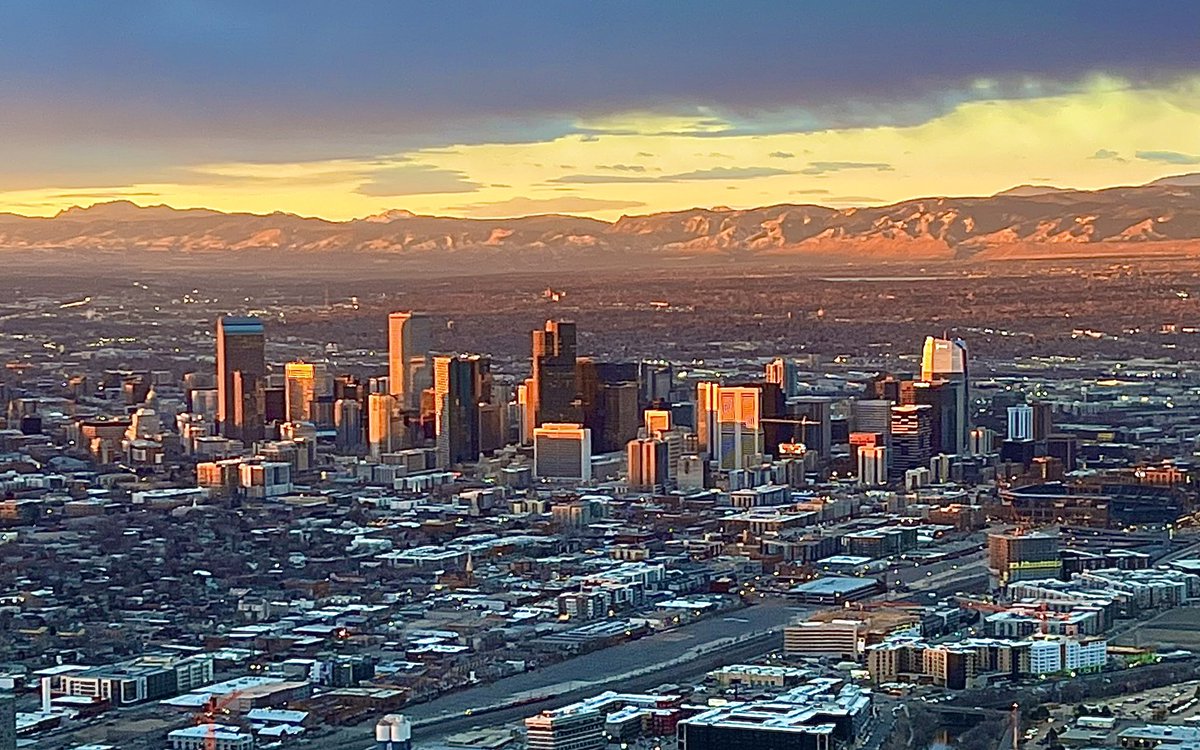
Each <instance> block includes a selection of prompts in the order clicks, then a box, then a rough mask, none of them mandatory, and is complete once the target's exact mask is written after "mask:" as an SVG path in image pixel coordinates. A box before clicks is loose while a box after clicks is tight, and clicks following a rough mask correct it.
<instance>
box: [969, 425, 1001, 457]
mask: <svg viewBox="0 0 1200 750" xmlns="http://www.w3.org/2000/svg"><path fill="white" fill-rule="evenodd" d="M967 447H968V450H969V451H970V453H971V454H972V455H975V456H987V455H990V454H992V453H995V452H996V433H995V432H993V431H992V430H991V429H989V428H987V427H976V428H975V429H973V430H971V436H970V441H969V443H968V446H967Z"/></svg>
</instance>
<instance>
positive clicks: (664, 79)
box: [0, 0, 1200, 220]
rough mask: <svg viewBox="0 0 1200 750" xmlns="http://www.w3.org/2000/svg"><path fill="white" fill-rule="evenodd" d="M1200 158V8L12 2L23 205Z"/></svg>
mask: <svg viewBox="0 0 1200 750" xmlns="http://www.w3.org/2000/svg"><path fill="white" fill-rule="evenodd" d="M1188 172H1200V3H1197V2H1195V0H1156V2H1153V3H1147V2H1144V0H1128V1H1117V0H1055V1H1054V2H1046V1H1045V0H1036V1H1034V0H1007V1H1006V2H1003V3H995V2H967V1H965V0H960V1H959V2H948V1H947V2H921V1H920V0H914V1H913V2H894V1H890V0H889V1H887V2H883V1H881V0H830V1H825V0H805V1H804V2H799V1H797V0H727V1H726V2H712V1H710V0H643V1H639V2H628V1H625V0H605V1H603V2H601V1H599V0H519V1H518V2H494V1H492V2H484V1H483V0H479V1H478V2H465V1H461V0H438V1H437V2H408V1H407V0H391V1H389V2H375V1H373V0H356V1H355V2H335V1H334V0H329V1H328V2H309V1H308V0H288V1H287V2H278V1H275V2H265V1H263V2H259V1H256V0H205V1H203V2H201V1H200V0H171V1H170V2H158V1H147V2H141V1H140V0H123V1H122V2H120V3H112V2H103V1H100V0H96V1H92V0H76V1H74V2H71V3H66V2H61V0H60V1H56V0H9V1H7V2H4V3H0V211H12V212H16V213H22V214H28V215H52V214H54V213H56V212H57V211H59V210H61V209H63V208H66V207H69V206H72V205H90V204H92V203H95V202H100V201H107V200H115V199H128V200H132V201H134V202H135V203H138V204H142V205H150V204H162V203H165V204H168V205H172V206H177V207H197V206H203V207H209V208H216V209H220V210H225V211H247V212H253V213H270V212H272V211H287V212H292V213H298V214H302V215H307V216H321V217H325V218H329V219H335V220H345V219H350V218H354V217H361V216H366V215H370V214H374V213H378V212H381V211H384V210H388V209H407V210H411V211H415V212H417V213H423V214H442V215H457V216H475V217H494V216H514V215H524V214H533V213H571V214H580V215H590V216H595V217H598V218H603V219H610V220H611V219H615V218H616V217H618V216H620V215H622V214H643V213H651V212H656V211H665V210H682V209H687V208H692V207H696V206H731V207H748V206H757V205H770V204H776V203H820V204H824V205H832V206H839V207H841V206H851V205H867V204H883V203H891V202H895V201H899V200H903V199H906V198H911V197H917V196H930V195H988V194H992V193H995V192H998V191H1000V190H1004V189H1007V188H1010V187H1013V186H1015V185H1019V184H1028V183H1034V184H1054V185H1059V186H1063V187H1075V188H1084V189H1094V188H1101V187H1107V186H1112V185H1128V184H1140V183H1143V182H1147V181H1150V180H1153V179H1156V178H1159V177H1163V176H1166V175H1173V174H1182V173H1188Z"/></svg>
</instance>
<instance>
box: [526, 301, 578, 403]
mask: <svg viewBox="0 0 1200 750" xmlns="http://www.w3.org/2000/svg"><path fill="white" fill-rule="evenodd" d="M532 355H533V356H532V359H533V376H532V377H531V378H530V380H531V381H532V383H531V385H532V391H531V392H530V393H529V394H528V395H527V397H528V398H529V401H530V406H531V408H532V411H533V415H534V426H535V427H537V426H540V425H542V424H544V423H546V422H582V421H583V415H582V414H581V409H580V406H579V382H578V374H577V372H576V365H575V359H576V356H577V349H576V343H575V324H574V323H572V322H570V321H566V320H547V321H546V325H545V327H544V328H542V329H541V330H537V331H534V332H533V346H532Z"/></svg>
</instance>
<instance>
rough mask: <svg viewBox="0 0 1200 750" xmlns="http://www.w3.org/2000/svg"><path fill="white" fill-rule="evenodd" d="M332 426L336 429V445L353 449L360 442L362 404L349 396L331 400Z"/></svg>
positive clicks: (344, 448)
mask: <svg viewBox="0 0 1200 750" xmlns="http://www.w3.org/2000/svg"><path fill="white" fill-rule="evenodd" d="M333 426H334V429H335V430H337V447H338V448H339V449H341V450H348V451H353V450H355V449H357V448H358V447H359V446H360V445H361V444H362V438H363V421H362V404H360V403H359V402H358V401H356V400H354V399H350V398H339V399H338V400H337V401H334V402H333Z"/></svg>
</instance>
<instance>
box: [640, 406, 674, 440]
mask: <svg viewBox="0 0 1200 750" xmlns="http://www.w3.org/2000/svg"><path fill="white" fill-rule="evenodd" d="M642 426H643V428H644V429H645V430H646V434H647V435H651V436H652V435H654V433H656V432H666V431H667V430H670V429H672V428H673V427H674V425H672V424H671V412H669V411H667V410H666V409H647V410H646V411H644V412H643V413H642Z"/></svg>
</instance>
